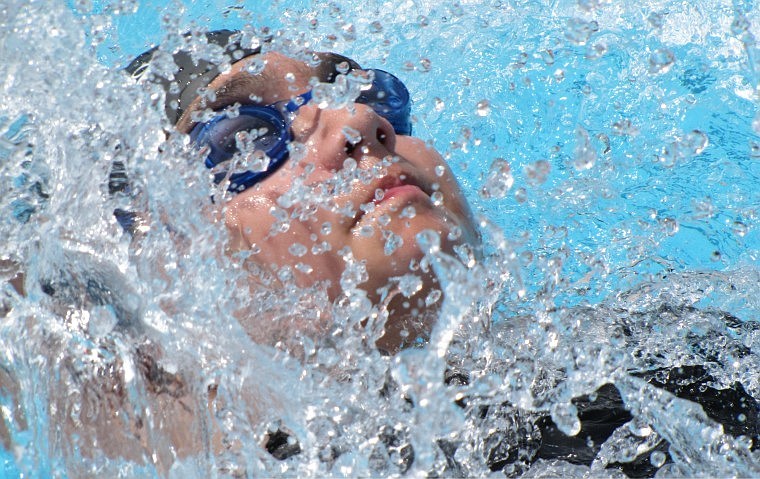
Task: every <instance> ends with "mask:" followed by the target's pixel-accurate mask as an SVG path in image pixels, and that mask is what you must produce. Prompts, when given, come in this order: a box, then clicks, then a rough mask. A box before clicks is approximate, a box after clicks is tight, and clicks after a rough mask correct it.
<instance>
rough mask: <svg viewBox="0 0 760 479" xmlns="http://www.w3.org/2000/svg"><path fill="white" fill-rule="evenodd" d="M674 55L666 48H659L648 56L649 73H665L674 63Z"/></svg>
mask: <svg viewBox="0 0 760 479" xmlns="http://www.w3.org/2000/svg"><path fill="white" fill-rule="evenodd" d="M675 61H676V57H675V55H673V52H671V51H670V50H668V49H667V48H659V49H657V50H655V51H654V52H653V53H652V55H650V56H649V73H652V74H655V75H656V74H661V73H667V72H668V70H670V68H671V67H672V66H673V63H675Z"/></svg>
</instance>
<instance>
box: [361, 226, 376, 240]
mask: <svg viewBox="0 0 760 479" xmlns="http://www.w3.org/2000/svg"><path fill="white" fill-rule="evenodd" d="M374 234H375V228H373V227H372V226H369V225H364V226H362V227H361V228H359V236H364V237H365V238H369V237H371V236H372V235H374Z"/></svg>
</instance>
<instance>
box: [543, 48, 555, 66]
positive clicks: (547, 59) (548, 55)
mask: <svg viewBox="0 0 760 479" xmlns="http://www.w3.org/2000/svg"><path fill="white" fill-rule="evenodd" d="M541 59H542V60H543V61H544V63H546V64H547V65H554V52H553V51H552V50H544V51H542V52H541Z"/></svg>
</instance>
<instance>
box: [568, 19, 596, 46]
mask: <svg viewBox="0 0 760 479" xmlns="http://www.w3.org/2000/svg"><path fill="white" fill-rule="evenodd" d="M597 31H599V24H598V23H596V21H593V20H592V21H590V22H587V21H586V20H583V19H582V18H571V19H570V20H568V21H567V29H566V30H565V38H567V39H568V40H569V41H570V42H571V43H574V44H576V45H585V44H586V42H587V41H588V39H589V37H590V36H591V35H592V34H593V33H594V32H597Z"/></svg>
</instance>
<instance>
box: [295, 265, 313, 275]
mask: <svg viewBox="0 0 760 479" xmlns="http://www.w3.org/2000/svg"><path fill="white" fill-rule="evenodd" d="M296 269H297V270H298V271H300V272H302V273H304V274H311V272H312V271H314V268H312V267H311V266H309V265H308V264H305V263H297V264H296Z"/></svg>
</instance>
